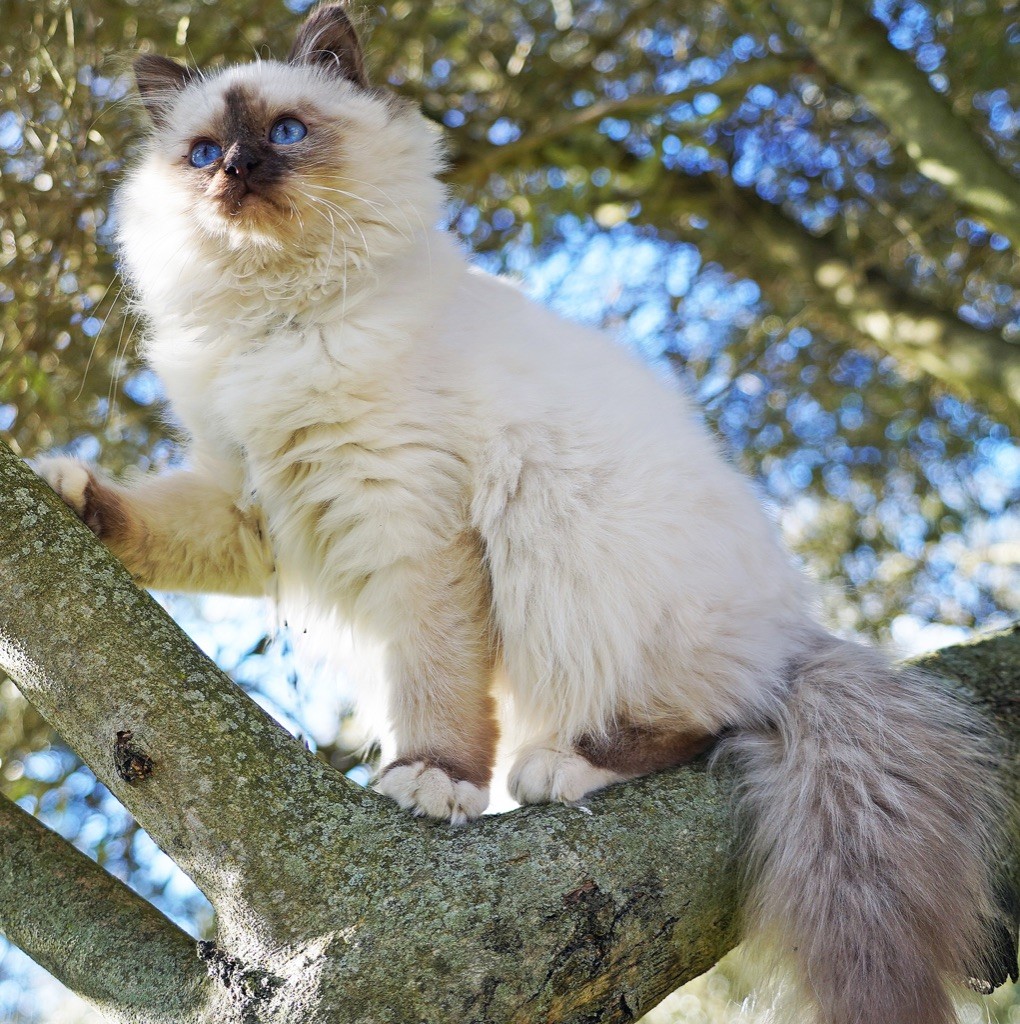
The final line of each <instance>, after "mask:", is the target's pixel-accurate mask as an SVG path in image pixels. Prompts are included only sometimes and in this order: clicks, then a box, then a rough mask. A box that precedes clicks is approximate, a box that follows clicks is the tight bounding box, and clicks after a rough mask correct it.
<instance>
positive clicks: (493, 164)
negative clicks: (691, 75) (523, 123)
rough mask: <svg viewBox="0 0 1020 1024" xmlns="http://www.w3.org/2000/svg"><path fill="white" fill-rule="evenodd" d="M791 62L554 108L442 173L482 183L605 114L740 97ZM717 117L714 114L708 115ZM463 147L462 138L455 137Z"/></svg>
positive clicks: (768, 62)
mask: <svg viewBox="0 0 1020 1024" xmlns="http://www.w3.org/2000/svg"><path fill="white" fill-rule="evenodd" d="M793 66H794V65H793V64H792V62H791V60H790V59H789V58H783V57H779V56H770V57H767V58H761V59H759V60H756V61H754V62H752V63H750V64H748V65H747V67H746V68H743V69H741V70H739V71H734V72H731V73H730V74H729V75H727V76H725V77H724V78H722V79H720V80H719V81H718V82H713V83H711V84H709V85H706V84H701V85H696V86H692V87H691V88H689V89H681V90H680V91H678V92H675V93H635V94H632V95H629V96H626V97H624V98H623V99H619V100H612V99H604V100H599V101H597V102H595V103H592V104H590V105H589V106H587V107H582V108H580V109H578V110H573V111H562V110H561V111H559V112H558V113H556V114H555V115H550V116H547V117H544V118H542V119H541V120H539V121H538V122H537V123H536V124H534V125H530V126H529V127H528V128H527V130H526V131H524V132H522V134H521V137H520V138H519V139H517V140H516V141H514V142H509V143H507V144H506V145H504V146H486V147H484V148H482V149H481V150H478V151H472V150H471V149H466V150H465V149H462V150H461V151H460V152H459V153H458V154H457V157H456V160H455V162H454V166H453V167H452V168H451V169H450V171H449V173H448V174H447V175H446V180H447V181H449V182H450V183H451V184H457V185H471V186H474V187H481V186H483V185H484V184H485V182H486V180H487V178H488V176H489V175H490V174H492V173H493V172H494V171H498V170H501V169H505V168H507V167H512V166H517V165H518V164H519V163H520V161H521V159H522V158H523V157H525V156H527V155H528V154H530V153H534V152H537V151H539V150H541V149H543V148H544V147H545V146H548V145H549V144H550V143H553V142H557V141H559V140H561V139H564V138H569V137H570V136H571V135H573V134H574V133H575V132H577V131H580V130H583V129H588V128H590V127H591V126H592V125H597V124H598V122H599V121H601V120H603V118H606V117H620V118H629V117H634V116H638V117H641V118H648V117H650V116H652V115H654V114H662V113H663V112H664V111H666V110H668V109H669V108H670V107H672V106H675V105H676V104H677V103H683V102H685V101H689V100H691V99H693V98H694V97H695V96H696V95H698V94H699V93H709V92H710V93H715V95H717V96H718V97H719V99H720V100H722V101H723V102H724V103H726V102H730V103H732V102H733V101H734V100H739V99H742V98H743V96H744V94H745V93H746V92H747V90H748V89H750V88H751V86H752V85H759V84H761V83H763V82H777V83H778V82H785V81H786V80H787V79H788V78H789V77H790V74H791V69H792V67H793ZM712 116H713V117H717V116H718V114H713V115H712ZM458 141H459V142H460V143H461V145H462V146H463V145H464V143H465V141H466V140H465V138H464V137H463V136H461V137H459V139H458Z"/></svg>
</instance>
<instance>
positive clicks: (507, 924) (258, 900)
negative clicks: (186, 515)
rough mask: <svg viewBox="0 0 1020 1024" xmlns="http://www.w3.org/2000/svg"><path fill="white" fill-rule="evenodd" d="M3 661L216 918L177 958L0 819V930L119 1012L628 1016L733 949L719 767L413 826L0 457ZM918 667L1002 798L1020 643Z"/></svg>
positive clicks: (171, 929) (170, 943) (121, 1016)
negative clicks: (997, 765)
mask: <svg viewBox="0 0 1020 1024" xmlns="http://www.w3.org/2000/svg"><path fill="white" fill-rule="evenodd" d="M0 665H2V667H3V668H4V669H6V670H7V671H8V672H9V673H10V674H11V676H12V677H13V678H14V679H15V680H16V681H17V682H18V684H19V686H20V687H21V688H22V690H23V692H24V693H25V694H26V696H27V697H28V698H29V699H30V700H31V701H33V703H35V704H36V705H37V706H38V707H39V708H40V709H41V710H42V712H43V713H44V714H45V715H46V717H47V718H48V719H49V721H50V722H51V724H52V725H53V726H54V728H56V729H57V730H58V731H59V732H60V733H61V735H62V736H63V737H64V738H65V740H66V741H67V742H68V744H69V745H70V746H71V747H73V748H74V749H75V750H77V751H78V753H79V754H81V756H82V757H83V758H84V759H85V761H86V762H87V763H88V764H89V765H90V767H91V768H92V769H93V770H94V771H95V773H96V775H97V776H98V777H99V778H100V779H101V780H102V781H103V782H104V783H105V784H106V785H108V786H109V787H110V789H111V790H112V791H113V792H114V793H115V794H116V796H117V797H118V798H119V799H120V800H122V801H123V803H124V804H125V805H126V806H127V808H128V809H129V810H130V811H131V812H132V813H133V814H134V815H135V816H136V817H137V819H138V821H139V822H140V823H141V824H142V825H143V826H144V827H145V828H146V829H147V830H148V832H149V833H150V835H151V836H152V837H153V839H154V840H155V841H156V842H157V843H158V844H159V845H160V846H161V847H162V848H163V849H164V850H165V851H166V852H167V853H168V854H169V855H170V856H172V857H173V858H174V859H175V860H176V861H177V863H178V864H179V865H180V866H181V867H182V868H183V869H184V870H185V871H186V872H187V873H188V874H189V875H191V877H192V878H193V879H194V880H195V882H196V883H197V884H198V885H199V886H200V888H201V889H202V890H203V891H204V892H205V894H206V895H207V896H208V898H209V899H210V901H211V902H212V904H213V906H214V907H215V909H216V913H217V921H218V929H219V931H218V936H217V941H216V945H215V946H213V945H210V944H202V945H200V946H199V947H198V948H197V949H196V953H200V954H201V959H199V958H198V956H196V958H195V959H192V955H191V946H190V943H189V940H187V939H186V937H184V936H183V935H182V934H181V933H180V932H179V930H178V929H176V927H175V926H173V925H172V924H170V923H169V922H168V921H166V920H165V919H163V918H162V917H161V915H159V914H158V913H157V912H156V911H155V910H154V909H153V908H151V907H148V906H147V905H145V904H144V903H143V902H142V901H140V900H139V899H138V897H136V896H134V895H132V894H130V893H128V892H127V891H126V890H125V889H124V887H123V886H122V885H121V884H120V883H119V882H117V881H115V880H114V879H112V878H110V877H109V876H108V875H106V874H105V873H104V872H103V871H102V870H101V869H100V868H98V867H97V866H95V865H94V864H92V862H91V861H88V860H87V859H86V858H83V857H81V855H79V854H77V853H76V852H75V851H73V850H70V849H69V848H68V847H67V844H66V843H64V842H63V840H61V839H59V837H57V836H55V835H54V834H53V833H50V832H47V831H46V830H45V829H42V828H41V827H40V826H39V825H38V824H36V823H35V822H34V821H32V820H31V819H30V818H29V817H28V816H27V815H26V814H24V812H22V811H20V810H19V809H17V808H15V807H14V806H13V805H10V804H7V805H0V836H2V842H3V849H4V856H3V864H2V867H0V930H3V931H4V933H5V934H7V935H8V936H9V937H10V938H11V939H12V940H13V941H15V942H17V943H18V944H19V945H20V946H21V947H22V948H23V949H25V951H26V952H27V953H28V954H29V955H31V956H34V957H35V958H36V959H38V960H39V961H40V962H41V963H43V964H45V965H46V966H47V967H49V968H50V969H51V970H52V971H53V972H54V973H55V974H56V975H57V977H59V978H61V980H63V981H65V982H66V983H67V984H69V985H70V987H71V988H72V989H74V990H76V991H78V992H80V993H81V994H82V995H84V996H85V997H86V998H88V999H91V1000H92V1001H94V1002H95V1003H96V1004H97V1005H99V1006H101V1007H102V1008H103V1010H105V1012H106V1013H107V1014H108V1015H109V1016H110V1017H111V1018H112V1019H113V1020H116V1021H124V1022H125V1024H126V1022H132V1024H136V1022H138V1021H145V1022H148V1021H153V1022H159V1024H171V1022H174V1024H176V1022H188V1024H191V1022H195V1024H198V1022H208V1024H220V1022H224V1024H226V1022H244V1024H255V1022H280V1024H283V1022H288V1024H293V1022H295V1021H301V1022H302V1024H315V1022H322V1024H326V1022H329V1024H341V1022H342V1024H355V1022H364V1024H369V1022H371V1024H387V1022H393V1024H398V1022H399V1024H407V1022H412V1021H413V1022H419V1021H420V1022H436V1024H455V1022H460V1021H464V1022H468V1021H470V1022H477V1024H482V1022H488V1024H496V1022H500V1024H504V1022H505V1024H510V1022H520V1024H524V1022H529V1024H530V1022H535V1021H544V1022H578V1024H580V1022H581V1021H586V1022H594V1021H602V1022H617V1021H621V1022H622V1021H629V1020H633V1019H634V1018H636V1017H639V1016H641V1015H642V1014H643V1013H644V1012H646V1011H647V1010H649V1009H650V1008H651V1007H652V1006H653V1005H654V1004H655V1003H656V1002H658V1001H659V1000H660V999H661V998H662V997H664V996H665V995H666V994H667V993H668V992H670V991H672V990H673V989H674V988H676V987H677V986H678V985H680V984H682V983H683V982H684V981H686V980H688V979H690V978H693V977H695V976H696V975H698V974H700V973H702V972H703V971H705V970H706V969H708V968H709V967H710V966H711V965H712V964H714V963H715V962H716V961H717V960H718V959H719V958H720V957H721V956H722V955H723V954H724V953H725V952H726V951H727V950H728V949H730V948H731V946H732V945H733V944H734V942H735V941H736V935H737V931H736V914H737V908H738V905H739V875H740V867H739V863H738V860H737V858H736V857H735V856H734V854H733V850H734V834H733V831H732V827H731V823H730V816H729V803H730V798H731V786H732V779H731V777H730V775H729V773H728V772H727V771H725V770H713V771H711V772H710V771H708V770H707V769H706V767H705V766H704V765H703V764H702V765H695V766H693V767H690V768H687V769H683V770H677V771H671V772H666V773H662V774H660V775H657V776H654V777H649V778H645V779H641V780H638V781H636V782H633V783H630V784H627V785H623V786H618V787H615V788H613V789H611V790H609V791H607V792H606V793H604V794H601V795H598V796H596V797H594V798H592V800H591V801H590V804H591V806H590V809H586V808H579V807H563V806H555V807H542V808H527V809H521V810H517V811H514V812H512V813H509V814H504V815H500V816H493V817H489V818H485V819H483V820H481V821H478V822H475V823H473V824H472V825H469V826H467V827H464V828H451V827H450V826H448V825H445V824H442V823H436V822H430V821H424V820H422V819H415V818H411V817H409V816H408V815H407V814H406V813H405V812H403V811H400V810H399V809H398V808H396V807H395V806H394V805H393V804H391V803H390V802H389V801H387V800H385V799H383V798H381V797H378V796H376V795H375V794H374V793H372V792H370V791H367V790H364V789H359V788H358V787H357V786H355V785H354V784H353V783H351V782H349V781H348V780H346V779H345V778H344V777H343V776H341V775H339V774H337V773H335V772H334V771H332V769H330V768H328V767H327V766H326V765H325V764H323V763H322V762H320V761H319V760H318V759H316V758H315V757H314V756H312V755H311V754H310V753H308V751H306V750H305V749H304V748H303V747H302V746H301V744H300V743H298V742H297V741H296V740H294V739H293V738H292V737H290V736H289V735H288V734H287V733H285V732H284V731H283V730H282V729H281V728H280V727H279V726H278V725H276V724H275V723H274V722H272V721H271V720H270V719H268V718H267V717H266V715H265V714H264V713H263V712H262V711H261V710H260V709H259V708H258V707H257V706H256V705H255V704H254V703H253V702H252V701H251V700H250V699H249V698H248V697H247V696H245V695H244V694H243V693H242V692H241V691H240V690H239V689H238V688H237V687H236V686H234V685H233V684H232V683H231V682H230V680H229V679H227V678H226V677H225V676H224V675H223V674H222V673H221V672H220V671H219V670H218V669H216V668H215V666H213V665H212V664H211V663H210V662H209V661H208V660H207V659H205V658H204V656H203V655H201V654H200V652H199V651H198V650H197V649H196V648H195V647H194V646H193V645H192V644H191V642H190V641H189V640H188V639H187V638H186V637H185V636H184V635H183V634H182V633H181V632H180V631H179V630H178V629H177V628H176V626H175V625H174V624H173V623H172V622H171V621H170V620H169V618H168V617H167V616H166V615H165V613H164V612H163V611H162V610H161V609H160V608H159V607H158V605H156V604H155V602H153V601H152V600H151V599H150V598H149V597H148V596H147V595H145V594H144V593H142V592H140V591H139V590H137V589H136V588H135V586H134V584H133V583H132V582H131V580H130V579H129V577H128V576H127V574H126V573H125V572H124V570H123V569H122V568H121V567H120V565H119V564H118V563H117V562H115V561H114V560H113V559H112V558H111V556H109V555H108V554H107V553H106V551H105V549H103V548H102V547H101V546H100V545H99V544H98V543H97V542H96V541H95V540H94V539H93V537H92V535H91V534H90V533H89V531H88V530H87V529H86V528H85V527H84V526H83V525H82V524H81V523H79V522H78V521H77V520H76V519H74V518H73V516H71V514H70V513H69V512H68V511H67V510H66V509H65V508H64V507H63V505H62V504H61V503H60V501H59V500H58V499H57V498H56V497H55V496H54V495H53V494H52V493H50V492H49V490H48V489H47V488H46V487H45V486H44V485H42V484H41V483H40V482H39V481H37V480H36V479H35V478H34V477H33V475H32V474H31V472H30V471H29V470H28V468H27V467H26V466H25V465H24V464H22V463H21V462H20V461H19V460H18V459H16V458H15V457H14V456H13V455H12V454H11V453H10V452H9V451H8V450H7V449H6V448H3V447H2V446H0ZM932 667H934V668H937V669H940V670H942V671H944V672H945V673H946V674H948V675H949V676H951V677H954V678H956V679H959V680H962V681H963V682H965V683H966V684H967V685H968V686H969V687H971V688H972V689H973V690H974V692H975V693H976V694H977V695H978V699H979V701H980V703H981V704H982V705H983V706H984V707H985V708H986V709H987V710H988V712H989V713H990V714H992V715H993V716H994V717H995V718H996V719H997V720H998V721H999V722H1000V724H1001V725H1002V726H1003V728H1004V730H1007V733H1008V736H1009V739H1010V743H1011V746H1010V748H1009V751H1008V754H1007V756H1006V765H1007V768H1008V771H1009V773H1010V774H1009V777H1010V784H1011V785H1012V786H1014V787H1017V786H1020V772H1018V770H1017V759H1016V756H1015V754H1016V745H1017V741H1018V739H1020V730H1018V728H1017V724H1016V723H1017V716H1016V714H1015V711H1016V701H1017V698H1016V696H1015V694H1016V693H1017V692H1018V689H1020V632H1018V631H1013V632H1007V633H1004V634H1000V635H999V636H996V637H991V638H988V639H986V640H983V641H981V642H980V643H976V644H972V645H968V646H962V647H959V648H953V649H951V650H950V651H947V652H944V653H943V654H941V655H939V656H938V657H936V658H935V659H934V661H933V662H932ZM1004 813H1005V812H1004ZM72 937H73V941H72ZM60 951H63V952H62V953H61V952H60ZM142 1005H147V1009H146V1010H141V1009H140V1006H142Z"/></svg>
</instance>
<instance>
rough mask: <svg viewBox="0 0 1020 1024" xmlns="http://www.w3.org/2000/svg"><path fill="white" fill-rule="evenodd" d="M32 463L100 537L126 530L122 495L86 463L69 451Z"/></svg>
mask: <svg viewBox="0 0 1020 1024" xmlns="http://www.w3.org/2000/svg"><path fill="white" fill-rule="evenodd" d="M29 465H31V467H32V468H33V469H34V470H35V471H36V473H38V474H39V476H41V477H42V478H43V480H45V481H46V483H48V484H49V485H50V487H52V488H53V490H54V491H56V492H57V494H59V495H60V497H61V498H62V499H63V501H64V504H65V505H67V506H68V507H69V508H70V509H71V510H72V511H73V512H74V513H75V514H76V515H77V516H78V518H79V519H81V520H82V522H84V523H85V525H86V526H87V527H88V528H89V529H90V530H91V531H92V532H93V533H94V534H95V535H96V536H97V537H101V538H103V539H106V540H109V539H110V538H111V537H112V536H114V535H119V534H121V533H122V532H123V530H124V526H125V523H126V516H125V511H124V508H123V503H122V501H121V499H120V498H119V497H118V496H117V494H116V493H115V492H114V491H113V489H112V488H111V487H110V486H109V485H104V484H103V483H102V482H101V481H100V479H99V477H98V476H97V475H96V474H95V473H93V472H92V470H91V469H90V468H89V467H88V466H87V465H85V463H83V462H79V461H78V460H77V459H72V458H68V457H67V456H66V455H47V456H44V457H43V458H40V459H33V460H32V462H30V463H29Z"/></svg>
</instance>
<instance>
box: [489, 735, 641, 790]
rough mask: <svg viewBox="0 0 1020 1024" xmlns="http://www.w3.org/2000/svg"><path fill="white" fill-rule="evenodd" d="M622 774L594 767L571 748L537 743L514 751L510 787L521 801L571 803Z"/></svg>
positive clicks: (601, 787) (622, 777)
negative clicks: (514, 757) (518, 751)
mask: <svg viewBox="0 0 1020 1024" xmlns="http://www.w3.org/2000/svg"><path fill="white" fill-rule="evenodd" d="M624 778H625V776H623V775H620V774H619V773H617V772H614V771H610V770H609V769H608V768H596V767H595V765H593V764H592V763H591V762H590V761H588V760H587V759H586V758H584V757H582V756H581V755H580V754H579V753H577V751H575V750H573V749H572V748H571V749H562V748H559V747H547V746H541V745H536V746H532V747H525V748H524V749H523V750H522V751H521V752H520V753H519V754H518V755H517V758H516V759H515V760H514V764H513V767H512V768H511V769H510V780H509V788H510V795H511V796H512V797H513V798H514V799H515V800H516V801H517V802H518V803H521V804H546V803H552V802H558V803H573V802H574V801H575V800H580V799H581V798H582V797H583V796H587V794H588V793H592V792H594V791H595V790H597V789H604V788H605V787H606V786H611V785H612V784H613V783H614V782H622V781H623V780H624Z"/></svg>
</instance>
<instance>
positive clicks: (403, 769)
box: [375, 761, 489, 825]
mask: <svg viewBox="0 0 1020 1024" xmlns="http://www.w3.org/2000/svg"><path fill="white" fill-rule="evenodd" d="M375 789H376V792H378V793H382V794H383V796H388V797H390V798H392V799H393V800H396V802H397V803H398V804H400V806H401V807H403V808H404V809H405V810H408V811H413V812H414V813H415V814H423V815H425V816H426V817H428V818H441V819H444V820H446V821H449V822H450V824H451V825H463V824H464V823H465V822H467V821H470V820H471V819H472V818H477V817H478V816H479V815H480V814H481V813H482V811H484V810H485V808H486V806H487V805H488V803H489V789H488V787H487V786H476V785H474V784H473V783H471V782H466V781H465V780H463V779H460V780H458V779H454V778H451V777H450V776H449V775H447V774H446V772H444V771H443V769H442V768H437V767H436V766H435V765H430V764H429V763H428V762H426V761H412V762H411V763H410V764H398V765H395V766H394V767H392V768H385V769H383V773H382V775H381V776H380V778H379V781H378V782H377V783H376V784H375Z"/></svg>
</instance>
